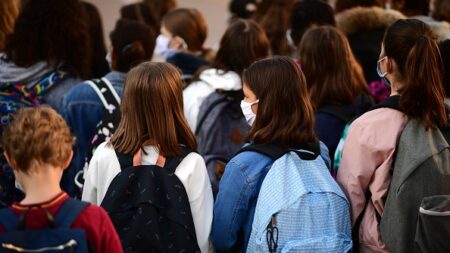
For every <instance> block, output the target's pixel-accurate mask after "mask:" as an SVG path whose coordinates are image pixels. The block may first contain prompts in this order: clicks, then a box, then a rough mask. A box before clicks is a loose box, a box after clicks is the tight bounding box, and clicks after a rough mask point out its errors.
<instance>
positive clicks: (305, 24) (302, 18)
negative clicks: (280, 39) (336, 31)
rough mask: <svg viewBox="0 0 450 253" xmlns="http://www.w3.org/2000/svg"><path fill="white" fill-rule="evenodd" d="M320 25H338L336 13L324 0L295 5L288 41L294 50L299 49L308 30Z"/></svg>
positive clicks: (306, 1)
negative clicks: (335, 18) (335, 19)
mask: <svg viewBox="0 0 450 253" xmlns="http://www.w3.org/2000/svg"><path fill="white" fill-rule="evenodd" d="M318 25H331V26H335V25H336V22H335V21H334V11H333V8H331V6H330V5H329V4H327V3H326V2H325V1H322V0H319V1H317V0H305V1H299V2H297V3H295V5H294V7H293V8H292V13H291V26H290V27H291V29H290V32H289V31H288V34H287V36H288V41H289V40H291V41H292V45H291V46H292V48H294V49H297V48H298V46H299V44H300V41H301V39H302V37H303V34H304V33H305V32H306V30H308V29H309V28H310V27H312V26H318ZM296 51H297V50H296Z"/></svg>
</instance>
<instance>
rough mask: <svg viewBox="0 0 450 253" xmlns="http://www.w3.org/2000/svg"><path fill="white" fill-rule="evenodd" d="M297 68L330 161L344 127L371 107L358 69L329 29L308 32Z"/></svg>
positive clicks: (334, 31)
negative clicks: (305, 82)
mask: <svg viewBox="0 0 450 253" xmlns="http://www.w3.org/2000/svg"><path fill="white" fill-rule="evenodd" d="M299 55H300V59H299V61H300V64H301V66H302V70H303V73H305V77H306V80H307V84H308V90H309V94H310V95H311V99H312V102H313V105H314V109H315V111H316V133H317V136H318V138H319V139H320V140H321V141H323V142H324V143H325V144H326V145H327V147H328V149H329V151H330V156H331V157H334V152H335V150H336V147H337V145H338V143H339V140H340V138H341V136H342V131H343V130H344V127H345V125H346V124H347V122H348V121H350V120H351V119H352V118H353V117H355V116H357V115H361V114H363V113H364V112H365V111H367V109H368V108H369V107H371V106H372V100H371V98H370V95H369V90H368V88H367V84H366V80H365V79H364V74H363V71H362V69H361V66H360V65H359V63H358V62H357V61H356V59H355V57H354V56H353V53H352V50H351V49H350V45H349V43H348V40H347V38H346V37H345V35H344V34H343V33H342V32H340V31H339V30H337V29H336V28H334V27H331V26H323V27H317V28H312V29H310V30H308V31H307V32H306V33H305V35H304V36H303V39H302V40H301V43H300V54H299Z"/></svg>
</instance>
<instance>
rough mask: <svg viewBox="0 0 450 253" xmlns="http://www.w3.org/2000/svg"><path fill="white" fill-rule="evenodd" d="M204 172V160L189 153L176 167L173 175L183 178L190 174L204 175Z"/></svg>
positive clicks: (195, 154)
mask: <svg viewBox="0 0 450 253" xmlns="http://www.w3.org/2000/svg"><path fill="white" fill-rule="evenodd" d="M205 172H206V165H205V160H204V159H203V157H202V156H200V155H199V154H197V153H195V152H191V153H189V154H188V155H187V156H186V157H185V158H183V160H182V161H181V163H180V164H179V165H178V166H177V169H176V171H175V174H176V175H177V176H178V177H180V178H184V177H187V176H188V175H191V174H198V173H201V174H204V173H205Z"/></svg>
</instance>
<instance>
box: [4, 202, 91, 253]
mask: <svg viewBox="0 0 450 253" xmlns="http://www.w3.org/2000/svg"><path fill="white" fill-rule="evenodd" d="M88 205H89V204H88V203H85V202H80V201H77V200H74V199H69V200H67V201H66V202H65V203H64V204H63V205H62V206H61V208H60V209H59V211H58V213H57V214H56V216H55V217H53V216H52V215H51V214H50V213H47V216H48V220H49V224H50V227H49V228H46V229H38V230H28V229H26V227H25V216H26V212H25V213H24V214H23V215H22V216H21V217H20V218H19V217H17V215H16V214H15V213H14V212H13V211H11V210H10V209H8V208H5V209H1V210H0V225H2V226H4V227H5V229H6V232H5V233H0V243H1V245H0V253H11V252H71V253H88V252H89V250H88V243H87V239H86V234H85V231H84V230H83V229H73V228H71V227H70V226H71V225H72V224H73V222H74V221H75V219H76V218H77V217H78V215H79V214H80V213H81V211H83V210H84V209H85V208H86V207H87V206H88Z"/></svg>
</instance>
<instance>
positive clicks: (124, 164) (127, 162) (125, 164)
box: [115, 151, 133, 170]
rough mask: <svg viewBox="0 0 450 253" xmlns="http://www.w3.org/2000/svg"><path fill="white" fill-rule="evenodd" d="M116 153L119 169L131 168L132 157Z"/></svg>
mask: <svg viewBox="0 0 450 253" xmlns="http://www.w3.org/2000/svg"><path fill="white" fill-rule="evenodd" d="M115 152H116V156H117V159H118V160H119V164H120V169H121V170H122V169H125V168H129V167H131V166H133V156H131V155H127V154H124V153H120V152H117V151H115Z"/></svg>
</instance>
